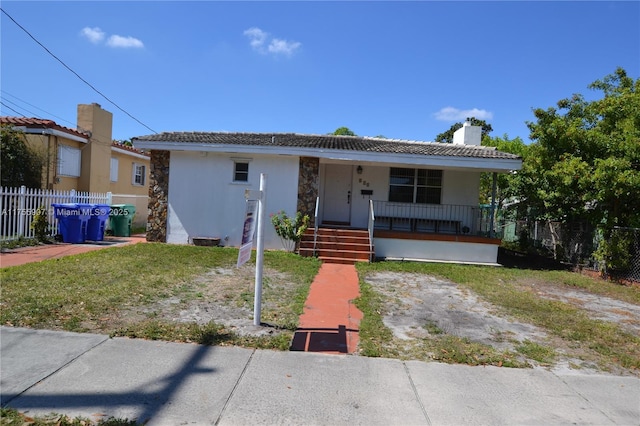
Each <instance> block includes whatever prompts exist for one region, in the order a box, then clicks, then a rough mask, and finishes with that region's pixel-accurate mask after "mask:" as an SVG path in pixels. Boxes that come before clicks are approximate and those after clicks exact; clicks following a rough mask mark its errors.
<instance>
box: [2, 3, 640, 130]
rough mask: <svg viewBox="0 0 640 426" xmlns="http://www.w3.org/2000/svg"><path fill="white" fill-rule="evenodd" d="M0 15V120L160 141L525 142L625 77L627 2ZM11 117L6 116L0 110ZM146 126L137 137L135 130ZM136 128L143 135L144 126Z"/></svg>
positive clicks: (635, 34)
mask: <svg viewBox="0 0 640 426" xmlns="http://www.w3.org/2000/svg"><path fill="white" fill-rule="evenodd" d="M1 7H2V9H3V10H4V11H5V12H6V13H8V14H9V15H11V17H12V18H13V19H14V20H15V21H17V22H18V23H19V24H20V25H22V26H23V27H25V28H26V29H27V30H28V31H29V32H30V33H31V35H32V36H33V37H35V38H36V39H37V40H38V41H40V42H41V43H42V44H43V45H44V46H46V47H47V48H48V49H49V50H50V51H51V52H52V53H53V54H55V55H56V56H57V57H58V58H60V59H61V60H62V61H63V62H64V63H66V64H67V65H68V66H69V67H70V68H71V69H73V70H74V71H75V72H76V73H77V74H79V75H80V76H81V77H82V78H83V79H85V80H86V81H87V82H89V83H90V84H91V85H93V86H94V87H95V88H96V89H97V90H99V91H100V92H101V93H103V94H104V95H106V96H107V97H108V98H109V99H110V100H111V101H113V102H115V104H117V105H118V106H119V107H120V108H122V109H123V110H125V111H126V112H127V113H129V114H130V115H131V116H133V117H135V118H136V119H137V120H139V121H140V122H142V123H143V124H144V125H142V124H140V123H138V122H137V121H135V120H134V119H132V118H130V117H129V116H128V115H127V114H125V113H124V112H122V111H120V110H119V109H118V107H116V106H115V105H113V104H111V103H110V102H109V101H107V100H106V99H105V98H103V97H102V96H100V95H99V94H98V93H96V92H95V91H94V90H93V89H91V88H90V87H88V86H87V85H86V84H85V83H83V82H82V81H81V80H80V79H78V77H76V76H75V75H74V74H72V73H71V72H70V71H69V70H67V69H66V68H64V67H63V66H62V65H61V64H60V63H59V62H58V61H56V60H55V59H54V58H53V57H51V56H50V55H49V54H48V53H47V52H46V51H45V50H44V49H43V48H42V47H40V46H39V45H38V44H36V42H34V41H33V40H32V39H31V38H30V37H29V36H28V35H27V34H26V33H25V32H24V31H23V30H21V29H20V28H19V27H18V26H17V25H16V24H14V23H13V22H12V21H11V20H10V19H9V18H8V17H7V16H6V15H5V14H4V13H3V14H2V17H1V36H2V39H1V48H2V50H1V59H2V61H1V81H0V88H1V89H2V92H1V98H2V105H1V115H14V116H15V115H25V116H27V117H32V116H36V117H40V118H49V119H53V120H54V121H56V122H58V124H61V125H64V126H69V127H75V122H76V106H77V104H79V103H92V102H96V103H99V104H101V105H102V107H103V108H104V109H106V110H108V111H111V112H112V113H113V114H114V119H113V137H114V138H115V139H129V138H131V137H134V136H140V135H146V134H151V133H153V132H162V131H243V132H297V133H308V134H324V133H329V132H332V131H334V130H335V129H336V128H338V127H341V126H347V127H349V128H350V129H352V130H353V131H354V132H356V133H357V134H358V135H364V136H377V135H384V136H386V137H389V138H397V139H408V140H422V141H431V140H433V139H434V138H435V136H436V135H437V134H438V133H441V132H443V131H445V130H447V129H449V127H450V126H451V125H452V124H454V123H455V122H458V121H463V120H464V118H465V117H467V116H475V117H477V118H481V119H484V120H486V121H487V122H489V123H491V125H492V126H493V129H494V131H493V133H492V136H502V135H504V134H508V135H509V137H511V138H513V137H516V136H519V137H521V138H522V139H523V140H525V141H528V140H529V131H528V129H527V126H526V121H532V120H534V116H533V113H532V109H533V108H549V107H552V106H554V105H555V104H556V102H557V101H558V100H560V99H562V98H565V97H569V96H570V95H572V94H573V93H582V94H584V95H585V96H586V97H587V98H594V97H598V96H599V94H598V93H596V92H592V91H590V90H589V89H588V88H587V86H588V85H589V84H590V83H591V82H593V81H594V80H596V79H600V78H602V77H604V76H605V75H607V74H610V73H612V72H613V71H614V70H615V69H616V67H618V66H621V67H623V68H625V69H626V71H627V73H628V74H629V75H630V76H631V77H633V78H634V79H635V78H638V77H639V76H640V2H637V1H627V2H612V1H608V2H574V1H566V2H552V1H540V2H515V1H514V2H507V1H499V2H484V1H475V2H460V1H451V2H434V1H423V2H418V1H412V2H383V1H378V2H358V1H353V2H340V1H332V2H268V1H262V2H206V1H196V2H168V1H155V2H151V1H144V2H81V1H70V2H32V1H20V2H16V1H3V2H2V3H1ZM14 110H15V111H14ZM145 126H147V127H145ZM150 129H152V130H150Z"/></svg>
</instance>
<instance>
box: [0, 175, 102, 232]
mask: <svg viewBox="0 0 640 426" xmlns="http://www.w3.org/2000/svg"><path fill="white" fill-rule="evenodd" d="M111 198H112V195H111V193H110V192H105V193H97V192H79V191H76V190H74V189H72V190H70V191H56V190H47V189H33V188H27V187H25V186H21V187H19V188H0V241H12V240H17V239H19V238H21V237H22V238H34V237H35V233H34V230H33V229H31V222H32V221H33V217H34V215H35V213H36V211H37V210H38V208H40V207H42V208H44V209H45V210H46V211H47V220H48V221H49V229H48V232H49V234H50V235H55V234H56V233H57V232H58V221H57V220H56V218H55V215H54V208H53V207H52V206H51V205H52V204H58V203H86V204H108V205H111Z"/></svg>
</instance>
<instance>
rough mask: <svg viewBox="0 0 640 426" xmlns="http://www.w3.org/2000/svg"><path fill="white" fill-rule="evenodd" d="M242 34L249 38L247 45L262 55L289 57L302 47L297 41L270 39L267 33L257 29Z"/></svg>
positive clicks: (253, 28)
mask: <svg viewBox="0 0 640 426" xmlns="http://www.w3.org/2000/svg"><path fill="white" fill-rule="evenodd" d="M243 34H244V35H245V36H247V37H248V38H249V45H250V46H251V48H252V49H253V50H255V51H257V52H259V53H261V54H263V55H266V54H268V53H271V54H273V55H287V56H291V55H292V54H293V53H294V52H295V51H296V50H297V49H299V48H300V46H302V43H300V42H298V41H287V40H283V39H279V38H271V36H270V34H269V33H268V32H266V31H263V30H261V29H260V28H257V27H252V28H249V29H248V30H245V31H244V33H243ZM267 42H268V44H267ZM265 45H266V47H265Z"/></svg>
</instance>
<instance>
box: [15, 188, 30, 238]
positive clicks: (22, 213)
mask: <svg viewBox="0 0 640 426" xmlns="http://www.w3.org/2000/svg"><path fill="white" fill-rule="evenodd" d="M26 194H27V187H26V186H24V185H22V186H21V187H20V196H19V198H18V212H17V213H18V237H24V235H25V232H24V216H25V212H26V207H25V205H24V203H25V197H26V196H27V195H26ZM27 233H28V232H27Z"/></svg>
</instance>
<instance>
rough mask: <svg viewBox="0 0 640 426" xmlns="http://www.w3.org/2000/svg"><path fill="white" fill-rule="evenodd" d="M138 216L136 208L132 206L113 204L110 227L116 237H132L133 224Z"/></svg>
mask: <svg viewBox="0 0 640 426" xmlns="http://www.w3.org/2000/svg"><path fill="white" fill-rule="evenodd" d="M135 215H136V206H134V205H131V204H112V205H111V211H110V212H109V227H110V228H111V230H112V231H113V235H114V236H116V237H130V236H131V223H132V222H133V217H134V216H135Z"/></svg>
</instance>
